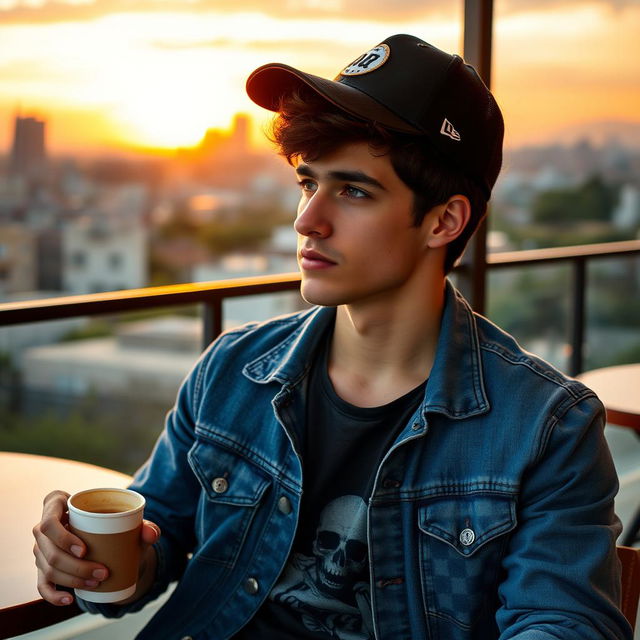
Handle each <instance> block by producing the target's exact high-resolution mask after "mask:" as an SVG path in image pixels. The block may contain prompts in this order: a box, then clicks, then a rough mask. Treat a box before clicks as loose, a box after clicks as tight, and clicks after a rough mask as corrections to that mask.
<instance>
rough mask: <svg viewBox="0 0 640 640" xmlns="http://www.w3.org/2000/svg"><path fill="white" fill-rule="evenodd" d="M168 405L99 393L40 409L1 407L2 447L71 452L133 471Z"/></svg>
mask: <svg viewBox="0 0 640 640" xmlns="http://www.w3.org/2000/svg"><path fill="white" fill-rule="evenodd" d="M165 411H166V407H159V406H151V405H148V404H145V403H144V402H143V401H140V400H136V399H133V398H132V399H121V398H117V399H114V398H110V399H105V398H98V397H96V396H95V395H93V394H88V395H87V396H86V397H84V398H82V399H80V400H78V401H77V402H76V403H75V405H74V406H73V407H72V408H68V407H67V408H61V407H60V406H58V407H54V406H51V407H49V408H48V409H43V410H41V411H40V412H38V413H35V414H34V415H30V414H28V413H23V412H19V411H17V410H14V411H12V410H10V409H8V408H5V407H2V408H0V450H3V451H18V452H22V453H33V454H39V455H47V456H54V457H59V458H69V459H72V460H79V461H82V462H88V463H91V464H96V465H99V466H104V467H108V468H111V469H116V470H118V471H122V472H124V473H129V474H131V473H133V472H134V471H135V470H136V469H137V468H138V467H139V466H140V465H141V464H142V463H143V462H144V460H145V459H146V457H147V456H148V454H149V452H150V450H151V448H152V446H153V443H154V442H155V439H156V437H157V435H158V433H159V432H160V429H161V427H162V423H163V416H164V413H165Z"/></svg>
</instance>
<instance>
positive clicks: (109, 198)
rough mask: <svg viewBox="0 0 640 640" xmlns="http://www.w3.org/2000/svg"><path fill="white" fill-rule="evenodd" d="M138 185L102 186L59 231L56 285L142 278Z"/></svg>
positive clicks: (89, 286)
mask: <svg viewBox="0 0 640 640" xmlns="http://www.w3.org/2000/svg"><path fill="white" fill-rule="evenodd" d="M145 202H146V191H145V189H144V187H143V186H142V185H135V184H133V185H125V186H122V187H119V188H117V189H108V190H105V191H104V192H103V193H102V194H101V196H100V197H99V198H98V201H97V202H96V203H95V204H94V205H93V207H92V208H87V209H86V212H85V215H83V216H81V217H79V218H78V219H76V220H74V221H73V222H69V223H67V224H66V225H65V227H64V228H63V231H62V264H63V266H62V287H63V289H64V290H65V292H67V293H71V294H85V293H98V292H102V291H115V290H118V289H136V288H139V287H144V286H146V285H147V283H148V258H147V253H148V248H147V244H148V232H147V229H146V228H145V226H144V222H143V214H144V207H145Z"/></svg>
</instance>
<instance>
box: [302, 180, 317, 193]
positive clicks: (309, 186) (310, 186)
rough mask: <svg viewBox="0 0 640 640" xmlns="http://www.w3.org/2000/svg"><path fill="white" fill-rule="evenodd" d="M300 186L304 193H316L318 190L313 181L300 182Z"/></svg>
mask: <svg viewBox="0 0 640 640" xmlns="http://www.w3.org/2000/svg"><path fill="white" fill-rule="evenodd" d="M298 185H299V186H300V188H301V189H302V190H303V191H315V190H316V189H317V188H318V185H317V184H316V183H315V182H314V181H313V180H299V181H298Z"/></svg>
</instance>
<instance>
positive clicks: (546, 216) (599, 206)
mask: <svg viewBox="0 0 640 640" xmlns="http://www.w3.org/2000/svg"><path fill="white" fill-rule="evenodd" d="M617 200H618V188H617V187H615V186H613V185H610V184H607V183H606V182H604V180H603V179H602V177H601V176H599V175H594V176H591V177H590V178H589V179H588V180H587V181H586V182H584V183H583V184H581V185H579V186H577V187H568V188H564V189H551V190H549V191H543V192H542V193H540V194H538V196H537V197H536V199H535V200H534V202H533V206H532V210H531V214H532V219H533V221H534V222H535V223H537V224H543V225H553V226H568V225H572V224H575V223H584V222H590V221H594V222H610V221H611V213H612V212H613V209H614V207H615V205H616V203H617Z"/></svg>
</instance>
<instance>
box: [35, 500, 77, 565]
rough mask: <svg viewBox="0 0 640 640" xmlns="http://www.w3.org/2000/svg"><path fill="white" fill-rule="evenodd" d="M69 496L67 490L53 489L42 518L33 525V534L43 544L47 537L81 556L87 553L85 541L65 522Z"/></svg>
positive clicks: (44, 507) (55, 543)
mask: <svg viewBox="0 0 640 640" xmlns="http://www.w3.org/2000/svg"><path fill="white" fill-rule="evenodd" d="M68 497H69V494H68V493H66V492H65V491H53V492H51V493H50V494H49V495H47V497H46V498H45V499H44V504H43V507H42V519H41V520H40V522H38V523H37V524H36V525H35V526H34V527H33V535H34V537H35V539H36V541H37V543H38V544H39V545H41V546H43V544H44V539H45V538H46V539H48V540H51V542H53V544H54V545H55V546H56V547H58V548H60V549H64V550H65V551H67V552H69V553H71V554H73V555H74V556H76V557H77V558H81V557H82V556H83V555H84V554H85V553H86V546H85V544H84V542H83V541H82V540H81V539H80V538H78V536H75V535H73V533H71V532H70V531H69V530H68V529H67V528H66V527H65V526H64V524H63V521H64V520H66V517H65V514H66V511H67V498H68Z"/></svg>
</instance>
